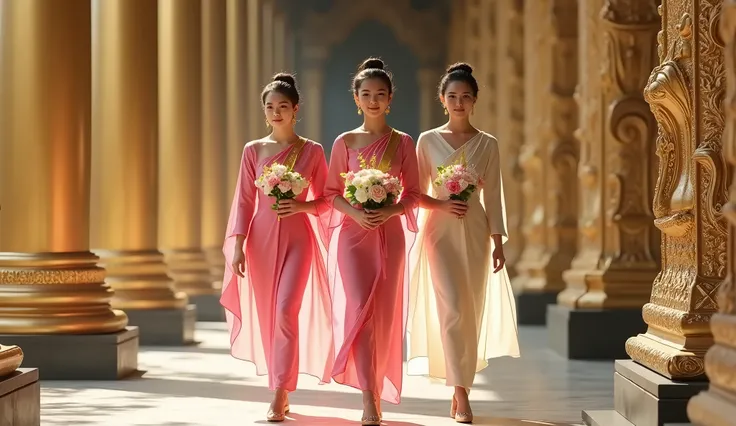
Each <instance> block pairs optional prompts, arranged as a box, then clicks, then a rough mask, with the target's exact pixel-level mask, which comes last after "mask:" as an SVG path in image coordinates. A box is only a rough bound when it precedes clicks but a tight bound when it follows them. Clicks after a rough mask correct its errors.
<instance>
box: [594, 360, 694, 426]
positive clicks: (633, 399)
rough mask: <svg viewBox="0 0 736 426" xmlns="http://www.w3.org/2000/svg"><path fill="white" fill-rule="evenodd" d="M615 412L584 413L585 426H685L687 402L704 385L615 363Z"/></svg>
mask: <svg viewBox="0 0 736 426" xmlns="http://www.w3.org/2000/svg"><path fill="white" fill-rule="evenodd" d="M613 383H614V385H613V389H614V390H613V395H614V396H613V398H614V407H615V411H613V410H611V411H590V412H588V411H583V421H584V422H585V424H586V425H588V426H592V425H598V426H614V425H615V426H629V425H635V426H663V425H668V424H678V423H687V422H688V418H687V403H688V400H689V399H690V398H691V397H692V396H694V395H695V394H697V393H698V392H700V391H702V390H705V389H707V387H708V383H707V382H682V381H673V380H670V379H668V378H666V377H663V376H661V375H660V374H657V373H655V372H654V371H652V370H650V369H648V368H646V367H644V366H642V365H640V364H637V363H636V362H634V361H631V360H618V361H616V373H615V374H614V382H613Z"/></svg>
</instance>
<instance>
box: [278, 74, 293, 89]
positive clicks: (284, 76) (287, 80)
mask: <svg viewBox="0 0 736 426" xmlns="http://www.w3.org/2000/svg"><path fill="white" fill-rule="evenodd" d="M273 81H283V82H284V83H286V84H288V85H291V86H294V87H295V88H296V79H295V78H294V76H293V75H291V74H287V73H284V72H280V73H278V74H276V75H275V76H273Z"/></svg>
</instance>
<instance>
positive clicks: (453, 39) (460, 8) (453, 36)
mask: <svg viewBox="0 0 736 426" xmlns="http://www.w3.org/2000/svg"><path fill="white" fill-rule="evenodd" d="M469 1H471V0H453V7H452V8H451V9H450V10H451V16H450V26H449V31H448V33H447V34H448V37H447V39H448V44H449V46H448V48H447V56H448V59H449V61H448V62H451V63H454V62H460V61H467V60H468V58H466V55H467V54H468V42H467V41H468V40H467V39H466V35H467V33H466V31H467V28H468V26H467V23H466V22H465V17H466V16H467V7H466V4H467V3H468V2H469ZM472 1H477V0H472Z"/></svg>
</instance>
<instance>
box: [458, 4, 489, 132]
mask: <svg viewBox="0 0 736 426" xmlns="http://www.w3.org/2000/svg"><path fill="white" fill-rule="evenodd" d="M486 1H487V0H464V7H463V5H458V7H462V9H463V18H464V22H463V24H462V25H463V26H462V27H461V28H462V29H463V33H464V36H465V38H464V40H463V41H462V42H464V43H465V48H464V49H462V50H463V54H462V55H461V57H460V59H459V60H458V61H461V62H467V63H469V64H470V66H472V67H473V74H477V75H476V78H477V79H479V80H480V81H478V85H480V86H481V90H482V89H483V88H484V87H485V83H486V81H485V80H484V79H483V76H482V74H483V71H482V70H481V63H482V61H481V58H482V57H483V55H484V53H485V48H486V45H487V44H488V43H493V42H492V41H490V40H487V39H484V38H482V37H483V35H484V34H485V33H486V32H487V31H485V29H484V27H485V26H486V25H488V22H486V21H485V20H484V19H483V15H482V14H481V7H482V5H483V3H485V2H486ZM453 42H456V43H459V42H461V41H459V40H454V41H453ZM488 97H491V96H490V93H489V96H488ZM470 122H471V123H472V124H473V126H475V127H477V128H480V129H481V130H486V131H488V130H490V129H489V126H488V124H489V122H488V117H486V116H485V112H484V111H483V104H482V103H480V104H479V105H476V107H475V111H474V112H473V115H471V116H470Z"/></svg>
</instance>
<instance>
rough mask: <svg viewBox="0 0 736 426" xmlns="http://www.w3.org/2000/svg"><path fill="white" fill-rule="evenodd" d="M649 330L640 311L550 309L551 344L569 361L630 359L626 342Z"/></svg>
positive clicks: (549, 338)
mask: <svg viewBox="0 0 736 426" xmlns="http://www.w3.org/2000/svg"><path fill="white" fill-rule="evenodd" d="M646 329H647V325H646V323H645V322H644V320H643V319H642V316H641V310H640V309H571V308H569V307H567V306H562V305H550V306H549V307H548V308H547V330H548V331H547V333H548V334H547V336H548V345H549V346H550V348H552V349H553V350H554V351H555V352H557V353H558V354H560V355H562V356H564V357H566V358H568V359H610V360H613V359H618V358H628V355H626V340H627V339H628V338H630V337H631V336H636V335H637V334H639V333H643V332H644V331H646ZM601 330H605V332H601Z"/></svg>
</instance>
